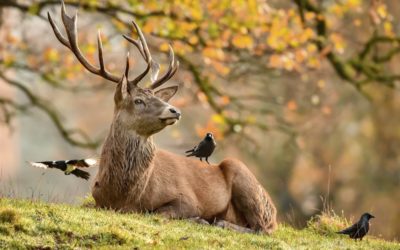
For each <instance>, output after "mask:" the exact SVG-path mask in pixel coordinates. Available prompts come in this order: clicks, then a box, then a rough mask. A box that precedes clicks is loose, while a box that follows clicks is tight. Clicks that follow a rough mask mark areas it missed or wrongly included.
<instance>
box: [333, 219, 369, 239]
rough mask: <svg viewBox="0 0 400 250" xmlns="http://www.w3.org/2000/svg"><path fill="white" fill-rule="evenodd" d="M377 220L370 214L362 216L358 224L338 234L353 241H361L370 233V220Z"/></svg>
mask: <svg viewBox="0 0 400 250" xmlns="http://www.w3.org/2000/svg"><path fill="white" fill-rule="evenodd" d="M372 218H375V216H373V215H371V214H370V213H364V214H363V215H361V218H360V220H359V221H357V223H355V224H354V225H352V226H351V227H349V228H346V229H344V230H342V231H339V232H337V233H338V234H347V235H349V236H350V238H352V239H355V240H357V239H360V240H362V238H363V237H364V236H365V235H366V234H367V233H368V231H369V220H370V219H372Z"/></svg>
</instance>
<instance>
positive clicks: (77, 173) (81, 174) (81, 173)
mask: <svg viewBox="0 0 400 250" xmlns="http://www.w3.org/2000/svg"><path fill="white" fill-rule="evenodd" d="M71 174H73V175H75V176H76V177H80V178H82V179H85V180H88V179H89V177H90V174H89V173H88V172H86V171H83V170H80V169H79V168H76V169H74V170H73V171H72V172H71Z"/></svg>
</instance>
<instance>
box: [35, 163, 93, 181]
mask: <svg viewBox="0 0 400 250" xmlns="http://www.w3.org/2000/svg"><path fill="white" fill-rule="evenodd" d="M96 162H97V161H96V160H95V159H81V160H68V161H41V162H29V164H30V165H31V166H32V167H37V168H44V169H47V168H57V169H60V170H61V171H63V172H64V174H66V175H69V174H73V175H75V176H77V177H80V178H83V179H85V180H88V179H89V177H90V174H89V173H88V172H86V171H84V170H81V168H89V167H92V166H94V165H95V164H96Z"/></svg>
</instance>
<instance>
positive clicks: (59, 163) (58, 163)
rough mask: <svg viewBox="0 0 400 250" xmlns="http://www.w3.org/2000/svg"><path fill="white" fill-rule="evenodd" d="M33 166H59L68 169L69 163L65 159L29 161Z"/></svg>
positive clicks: (45, 167)
mask: <svg viewBox="0 0 400 250" xmlns="http://www.w3.org/2000/svg"><path fill="white" fill-rule="evenodd" d="M29 164H30V165H31V166H32V167H37V168H44V169H47V168H57V169H60V170H61V171H65V170H67V164H66V163H65V161H40V162H29Z"/></svg>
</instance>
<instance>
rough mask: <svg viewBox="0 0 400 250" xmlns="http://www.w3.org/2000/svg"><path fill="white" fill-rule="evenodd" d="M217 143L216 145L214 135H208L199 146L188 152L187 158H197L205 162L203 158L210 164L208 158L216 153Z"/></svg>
mask: <svg viewBox="0 0 400 250" xmlns="http://www.w3.org/2000/svg"><path fill="white" fill-rule="evenodd" d="M216 145H217V143H215V140H214V136H213V134H212V133H207V134H206V137H204V139H203V140H202V141H201V142H200V143H199V145H197V146H195V147H194V148H193V149H191V150H188V151H186V152H185V153H187V154H188V155H186V156H187V157H190V156H196V157H198V158H200V161H203V158H206V162H207V163H208V164H210V163H209V162H208V157H209V156H210V155H211V154H212V153H213V152H214V149H215V146H216Z"/></svg>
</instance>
